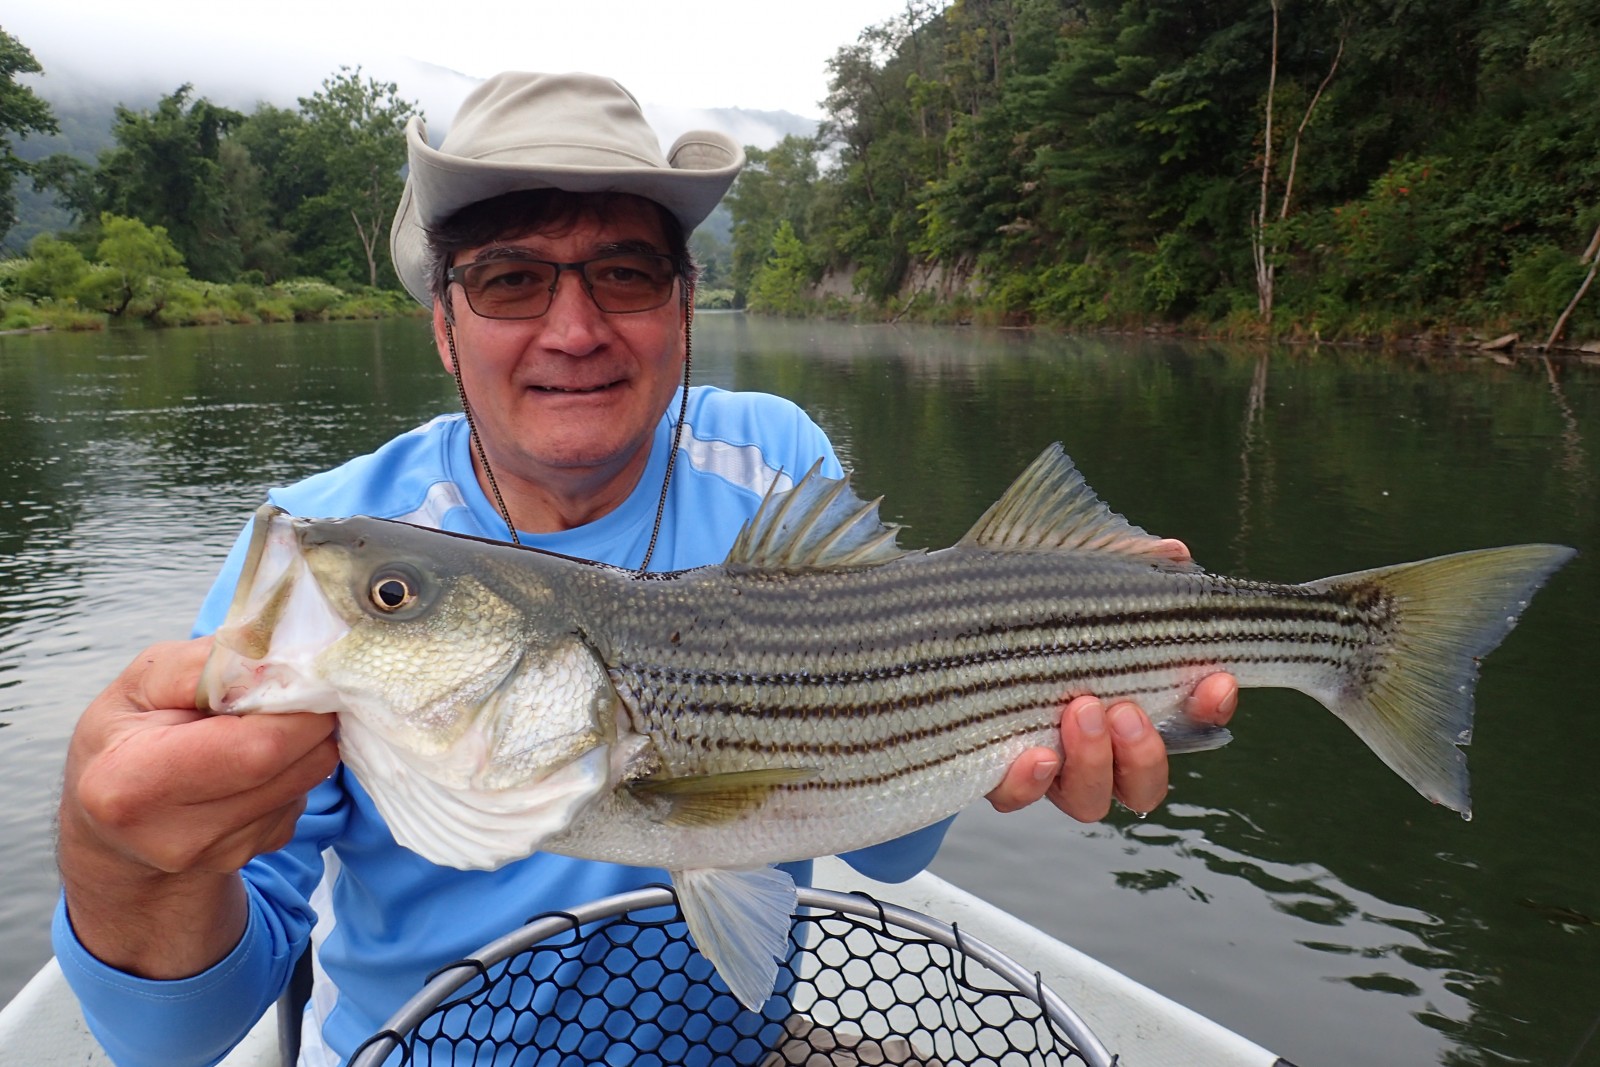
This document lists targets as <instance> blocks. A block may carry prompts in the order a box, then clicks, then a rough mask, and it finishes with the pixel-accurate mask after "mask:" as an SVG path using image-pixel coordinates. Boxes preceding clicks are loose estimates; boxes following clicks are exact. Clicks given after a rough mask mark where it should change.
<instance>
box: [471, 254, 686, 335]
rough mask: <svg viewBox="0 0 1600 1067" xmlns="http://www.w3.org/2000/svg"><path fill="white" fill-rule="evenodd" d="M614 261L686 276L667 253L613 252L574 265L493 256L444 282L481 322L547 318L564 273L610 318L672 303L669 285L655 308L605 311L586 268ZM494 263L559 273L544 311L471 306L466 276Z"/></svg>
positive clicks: (546, 292) (551, 285) (479, 260)
mask: <svg viewBox="0 0 1600 1067" xmlns="http://www.w3.org/2000/svg"><path fill="white" fill-rule="evenodd" d="M615 259H647V260H652V261H656V262H659V263H662V264H664V265H665V266H666V267H667V269H668V271H669V272H670V277H671V278H672V279H673V280H677V279H680V278H682V276H683V273H682V271H680V270H679V269H678V263H677V261H676V260H675V259H674V258H673V257H672V256H669V255H667V254H666V253H664V252H611V253H609V254H607V255H604V256H595V257H593V258H591V259H581V260H577V261H576V262H572V263H561V262H557V261H556V260H553V259H538V258H536V257H534V256H490V257H488V258H485V259H475V260H473V261H472V262H471V263H461V264H458V265H456V266H453V267H448V268H446V269H445V272H444V280H445V284H446V285H447V286H448V285H450V284H452V283H454V284H457V285H460V286H461V295H462V296H464V297H466V300H467V307H468V308H470V309H471V310H472V313H473V314H474V315H477V316H478V317H479V318H484V319H497V320H502V321H508V322H515V321H520V320H526V319H541V318H543V317H544V316H545V315H547V314H549V312H550V308H551V306H552V305H554V303H555V297H556V288H557V287H558V286H560V284H561V275H562V272H564V271H572V272H574V273H575V274H577V276H578V281H579V282H581V283H582V285H583V290H584V292H586V293H588V294H589V299H590V300H592V301H594V306H595V307H597V308H599V309H600V310H601V311H603V312H605V313H606V314H607V315H637V314H639V313H641V312H645V311H654V310H656V309H657V308H660V307H665V306H666V305H667V304H668V303H670V302H671V301H672V286H671V285H670V284H669V285H668V286H667V287H666V290H665V292H664V293H663V295H662V297H661V299H660V300H659V301H657V302H656V303H654V304H650V305H648V306H647V307H636V308H628V309H627V310H625V311H613V310H611V309H610V308H608V307H606V306H605V305H604V304H602V303H601V302H600V298H599V297H597V296H596V295H595V292H594V283H593V282H592V281H590V280H589V274H588V271H587V270H585V268H586V267H589V266H590V265H591V264H595V263H604V262H607V261H609V260H615ZM493 263H528V264H537V265H539V266H544V267H554V268H555V269H556V273H555V277H554V278H552V279H551V280H550V285H549V287H548V288H547V289H546V290H545V295H546V296H547V298H548V299H546V301H545V305H544V308H543V309H542V310H540V311H539V312H538V313H537V314H534V315H487V314H484V313H483V312H482V311H479V310H478V306H477V305H476V304H474V303H473V302H472V289H471V288H470V287H469V286H468V285H467V283H466V278H465V274H466V272H467V271H469V270H471V269H472V268H473V267H479V266H488V265H490V264H493Z"/></svg>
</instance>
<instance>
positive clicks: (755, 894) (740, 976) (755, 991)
mask: <svg viewBox="0 0 1600 1067" xmlns="http://www.w3.org/2000/svg"><path fill="white" fill-rule="evenodd" d="M672 882H673V885H674V886H676V887H677V891H678V906H679V907H680V908H681V909H682V910H683V917H684V920H685V921H686V922H687V923H688V924H689V934H690V936H692V937H693V938H694V943H695V946H696V947H697V948H699V950H700V954H701V955H702V956H704V957H705V958H706V959H708V960H710V961H711V965H712V966H713V967H715V968H716V969H717V973H718V974H719V975H721V976H722V980H723V981H724V982H726V983H727V984H728V989H729V990H730V991H731V992H732V993H733V995H734V996H735V997H736V998H738V1000H739V1003H741V1004H743V1005H744V1006H745V1007H747V1008H749V1009H750V1010H751V1011H760V1010H761V1006H762V1005H763V1004H765V1003H766V1002H767V1000H768V999H769V998H770V997H771V996H772V991H773V989H774V988H776V986H777V984H778V961H779V960H781V959H783V957H784V956H785V955H786V953H787V950H788V944H789V927H790V924H791V923H792V921H793V918H794V913H795V909H796V908H797V907H798V904H799V894H798V893H797V892H796V890H795V887H794V879H793V878H791V877H789V874H788V872H787V871H782V870H779V869H778V868H776V867H761V868H758V869H756V870H746V871H730V870H725V869H722V868H717V867H706V868H697V869H694V870H686V871H673V872H672Z"/></svg>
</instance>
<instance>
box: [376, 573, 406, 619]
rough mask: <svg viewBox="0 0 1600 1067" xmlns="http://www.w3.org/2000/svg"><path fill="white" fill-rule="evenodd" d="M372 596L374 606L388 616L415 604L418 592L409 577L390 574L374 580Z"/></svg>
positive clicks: (379, 576) (381, 575) (384, 574)
mask: <svg viewBox="0 0 1600 1067" xmlns="http://www.w3.org/2000/svg"><path fill="white" fill-rule="evenodd" d="M370 596H371V598H372V606H373V607H375V608H377V609H378V610H379V611H381V612H384V613H386V614H387V613H391V612H396V611H399V610H400V609H402V608H406V607H409V606H411V604H413V603H415V602H416V599H417V590H416V586H415V584H414V583H413V582H412V580H411V578H410V577H409V576H408V575H404V574H396V573H393V572H388V573H383V574H379V575H377V576H376V577H375V578H373V579H372V589H371V592H370Z"/></svg>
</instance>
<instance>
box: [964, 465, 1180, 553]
mask: <svg viewBox="0 0 1600 1067" xmlns="http://www.w3.org/2000/svg"><path fill="white" fill-rule="evenodd" d="M960 543H961V544H963V545H975V546H981V547H983V548H988V549H1001V550H1015V551H1019V552H1021V551H1031V550H1035V549H1055V550H1069V551H1078V552H1112V553H1115V554H1117V555H1120V556H1131V557H1134V558H1137V559H1142V560H1146V561H1148V562H1150V563H1153V564H1155V565H1157V566H1160V567H1163V568H1167V569H1171V570H1184V571H1193V570H1199V569H1200V568H1199V567H1198V565H1196V564H1195V563H1194V562H1193V561H1192V560H1189V559H1187V558H1186V557H1184V558H1176V553H1177V552H1178V550H1179V549H1178V543H1177V542H1175V541H1172V540H1167V539H1163V538H1160V537H1154V536H1152V535H1151V534H1148V533H1146V532H1145V531H1144V530H1141V529H1140V528H1139V527H1137V526H1135V525H1133V523H1131V522H1129V521H1128V520H1127V519H1125V518H1123V517H1122V516H1121V515H1118V514H1117V513H1116V512H1114V511H1112V510H1111V509H1110V508H1108V507H1106V505H1105V504H1104V502H1102V501H1101V499H1100V498H1099V497H1098V496H1095V493H1094V490H1093V489H1090V488H1089V486H1088V483H1086V482H1085V481H1084V480H1083V475H1082V474H1080V473H1078V468H1077V467H1075V466H1073V464H1072V460H1071V459H1069V458H1068V457H1067V454H1066V452H1064V451H1062V448H1061V444H1060V442H1057V443H1055V444H1053V445H1051V446H1050V447H1049V448H1047V449H1045V450H1044V451H1043V452H1042V453H1040V455H1039V458H1038V459H1036V460H1034V461H1033V462H1032V463H1031V464H1029V465H1028V469H1027V470H1025V471H1023V472H1022V474H1021V475H1019V476H1018V477H1017V480H1016V481H1014V482H1012V483H1011V488H1009V489H1007V490H1006V491H1005V494H1004V495H1003V496H1001V498H1000V499H999V500H997V501H995V502H994V504H993V505H992V506H991V507H990V508H989V510H988V511H986V512H984V513H983V517H982V518H980V519H979V520H978V521H977V524H976V525H974V526H973V527H972V529H970V530H968V531H967V535H966V536H965V537H963V538H962V539H961V542H960Z"/></svg>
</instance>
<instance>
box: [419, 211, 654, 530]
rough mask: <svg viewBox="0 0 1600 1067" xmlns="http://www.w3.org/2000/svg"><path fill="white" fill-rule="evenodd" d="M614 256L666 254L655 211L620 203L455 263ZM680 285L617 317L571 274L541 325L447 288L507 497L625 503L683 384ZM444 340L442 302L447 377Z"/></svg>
mask: <svg viewBox="0 0 1600 1067" xmlns="http://www.w3.org/2000/svg"><path fill="white" fill-rule="evenodd" d="M618 251H634V252H637V251H655V252H660V253H667V252H668V251H669V248H668V245H667V239H666V235H665V233H664V232H663V229H662V225H661V218H660V216H659V214H658V213H657V211H656V209H655V208H654V206H653V205H651V204H650V203H648V202H647V201H644V200H640V199H637V198H633V197H626V198H624V197H613V198H610V199H609V200H608V201H607V202H606V204H605V211H604V215H603V217H602V216H601V215H600V214H599V213H598V212H597V213H585V214H583V215H581V216H579V217H578V218H577V219H576V220H575V221H574V222H573V223H572V224H570V225H565V226H560V227H556V228H553V229H547V230H542V231H539V232H536V233H533V234H529V235H526V236H521V237H514V238H506V239H504V240H501V241H496V242H494V243H492V244H489V245H484V246H482V247H479V248H470V249H467V250H466V251H464V252H461V253H458V254H457V255H456V256H455V257H454V265H456V266H460V265H463V264H467V263H471V262H473V261H474V260H477V259H480V258H483V257H485V256H489V255H503V254H506V253H507V252H514V253H516V254H521V255H526V256H531V257H535V258H538V259H545V260H551V261H554V262H558V263H573V262H579V261H582V260H587V259H592V258H594V257H596V256H602V255H607V254H610V253H615V252H618ZM682 285H683V283H682V280H681V279H680V280H679V281H678V282H676V283H675V284H674V286H673V296H672V298H671V299H670V300H668V301H667V303H666V304H665V305H663V306H661V307H659V308H655V309H653V310H650V311H640V312H632V313H629V314H610V313H607V312H604V311H601V310H600V309H599V308H598V307H597V306H595V303H594V301H593V300H592V299H590V297H589V294H588V292H587V291H585V289H584V287H583V282H582V279H581V278H580V277H579V276H578V274H577V272H576V271H563V272H562V273H561V276H560V281H559V284H558V285H557V287H556V292H555V296H554V298H553V300H552V302H551V304H550V309H549V310H548V311H546V312H545V313H544V314H543V315H542V316H540V317H539V318H536V319H487V318H483V317H481V316H479V315H478V314H476V313H475V312H474V311H473V310H472V309H471V308H470V307H469V306H468V304H467V300H466V296H465V294H464V293H463V291H462V289H461V286H460V285H458V284H452V285H451V286H450V288H449V290H448V294H447V299H449V300H450V303H451V307H452V309H453V311H454V332H455V343H456V352H457V354H458V356H459V358H460V360H461V378H462V382H463V383H464V385H465V386H466V392H467V398H468V401H469V402H470V404H471V405H472V412H473V416H474V418H475V420H476V424H477V428H478V433H479V436H480V437H481V438H482V441H483V447H484V450H485V451H486V452H487V453H488V456H489V463H490V466H491V467H492V468H493V469H494V474H495V477H496V479H498V480H499V481H500V483H501V484H502V488H507V489H508V492H509V491H513V490H522V491H533V492H540V491H541V490H545V491H552V492H555V493H558V494H569V495H570V494H572V493H573V492H580V493H597V494H601V495H603V496H607V497H615V499H611V500H610V504H612V505H614V504H615V503H617V502H619V501H620V499H621V497H620V496H617V493H618V491H619V490H620V493H621V494H622V495H624V496H625V495H626V492H627V491H628V490H629V489H631V488H632V486H633V484H634V483H635V482H636V481H637V478H638V474H639V472H640V471H641V470H643V467H644V464H645V461H646V460H647V459H648V457H649V445H650V440H651V436H652V434H653V432H654V429H655V426H656V423H657V422H658V421H659V420H660V418H661V415H662V413H663V412H664V411H665V410H666V408H667V405H668V404H669V403H670V402H671V400H672V394H673V391H674V390H675V389H676V387H677V385H678V383H679V381H680V380H681V378H682V375H683V355H684V311H683V301H682V299H681V297H682ZM444 331H445V315H444V309H443V307H442V305H441V304H439V303H437V302H436V303H435V305H434V333H435V336H436V339H437V341H438V344H439V352H440V356H441V358H442V359H443V360H444V362H445V369H446V370H449V369H450V354H449V349H448V346H447V345H446V339H445V332H444ZM508 481H509V482H512V483H513V484H512V485H511V486H510V487H507V486H506V484H505V483H507V482H508ZM517 482H521V483H523V484H522V485H517V484H515V483H517Z"/></svg>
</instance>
